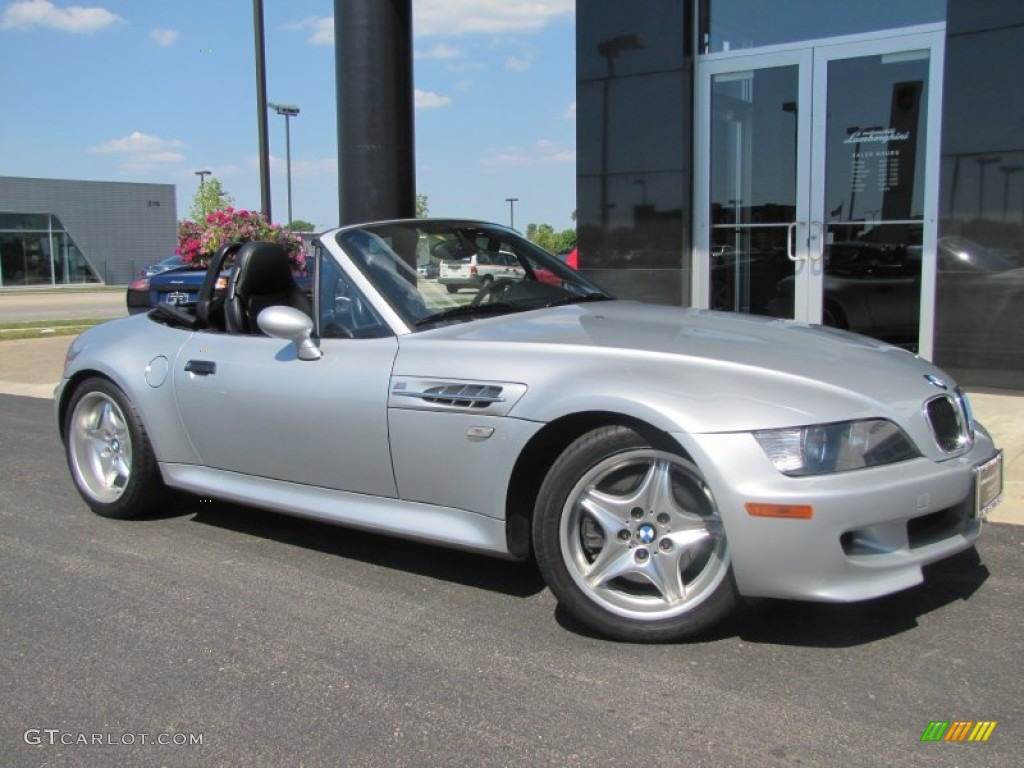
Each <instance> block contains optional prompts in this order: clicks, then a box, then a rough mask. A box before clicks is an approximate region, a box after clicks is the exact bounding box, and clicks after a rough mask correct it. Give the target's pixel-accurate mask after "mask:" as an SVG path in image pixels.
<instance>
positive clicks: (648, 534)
mask: <svg viewBox="0 0 1024 768" xmlns="http://www.w3.org/2000/svg"><path fill="white" fill-rule="evenodd" d="M655 536H657V532H656V531H655V530H654V526H653V525H641V526H640V528H639V530H638V531H637V532H636V537H637V539H638V540H639V541H640V543H641V544H650V543H651V542H652V541H654V537H655Z"/></svg>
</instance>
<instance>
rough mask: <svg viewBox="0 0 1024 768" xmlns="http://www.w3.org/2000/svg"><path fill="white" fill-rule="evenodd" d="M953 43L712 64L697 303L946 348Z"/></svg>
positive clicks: (823, 50) (706, 78) (868, 43)
mask: <svg viewBox="0 0 1024 768" xmlns="http://www.w3.org/2000/svg"><path fill="white" fill-rule="evenodd" d="M941 46H942V34H941V31H932V32H917V33H914V34H901V35H897V34H892V35H885V36H881V37H879V36H876V37H873V38H872V39H869V40H856V41H850V40H845V39H844V40H840V41H824V42H822V43H819V44H816V45H810V46H806V47H801V48H799V49H795V50H788V51H773V52H769V53H750V54H743V55H732V56H723V55H720V56H715V57H709V60H707V61H702V62H701V65H700V72H699V82H698V98H699V102H698V114H699V115H700V116H701V120H700V121H699V124H698V127H697V141H698V154H697V157H698V163H697V189H696V192H695V202H696V208H695V210H696V213H697V221H696V226H695V238H694V240H695V245H696V250H697V253H696V263H697V264H698V269H697V274H696V276H695V279H694V281H693V284H694V295H693V297H692V298H693V303H694V305H695V306H701V307H709V308H712V309H721V310H727V311H733V312H745V313H752V314H761V315H769V316H775V317H789V318H796V319H798V320H802V321H806V322H812V323H824V324H826V325H833V326H836V327H840V328H846V329H849V330H853V331H856V332H858V333H863V334H866V335H870V336H874V337H876V338H880V339H884V340H886V341H890V342H893V343H896V344H900V345H903V346H906V347H908V348H911V349H914V350H920V351H921V352H922V353H924V354H926V355H927V354H928V353H930V351H931V326H932V323H931V320H932V317H933V307H932V303H931V296H932V293H933V291H932V288H931V286H933V285H934V264H935V259H934V253H935V237H936V232H935V227H936V225H935V222H936V212H937V200H938V179H937V171H936V169H937V168H938V141H937V133H938V131H937V127H938V125H939V119H940V116H939V107H940V105H939V104H938V98H937V94H936V91H935V90H933V89H931V87H930V86H931V84H932V83H939V82H941V70H939V69H937V68H939V67H941V61H942V50H941ZM936 90H937V89H936ZM926 254H932V256H931V257H926V256H925V255H926ZM922 296H923V297H926V299H925V301H922Z"/></svg>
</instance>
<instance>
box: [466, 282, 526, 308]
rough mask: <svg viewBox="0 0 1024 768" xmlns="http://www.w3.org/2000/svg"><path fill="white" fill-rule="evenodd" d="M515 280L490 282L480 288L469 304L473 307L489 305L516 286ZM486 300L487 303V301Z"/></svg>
mask: <svg viewBox="0 0 1024 768" xmlns="http://www.w3.org/2000/svg"><path fill="white" fill-rule="evenodd" d="M514 284H515V283H514V281H513V280H501V279H498V280H488V281H487V282H486V283H484V284H483V285H481V286H480V290H479V291H477V294H476V296H474V297H473V300H472V301H471V302H470V303H469V306H471V307H479V306H480V305H481V304H485V303H486V304H489V303H491V302H492V301H494V300H496V299H497V298H498V297H499V296H501V295H502V294H503V293H505V291H507V290H508V289H509V288H511V287H512V286H513V285H514ZM485 300H486V301H485Z"/></svg>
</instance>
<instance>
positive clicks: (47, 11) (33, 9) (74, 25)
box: [0, 0, 124, 35]
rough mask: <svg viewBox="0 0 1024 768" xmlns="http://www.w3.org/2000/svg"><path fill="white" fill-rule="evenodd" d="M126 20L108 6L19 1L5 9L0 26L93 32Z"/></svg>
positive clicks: (31, 0) (80, 32) (0, 18)
mask: <svg viewBox="0 0 1024 768" xmlns="http://www.w3.org/2000/svg"><path fill="white" fill-rule="evenodd" d="M121 21H124V19H122V18H121V17H120V16H118V15H117V14H116V13H112V12H110V11H108V10H107V9H106V8H83V7H82V6H80V5H69V6H67V7H66V8H58V7H57V6H55V5H54V4H53V3H51V2H50V0H18V1H17V2H14V3H11V4H10V5H8V6H7V8H5V9H4V13H3V16H2V17H0V29H31V28H32V27H45V28H47V29H55V30H57V31H59V32H70V33H72V34H84V35H88V34H92V33H93V32H99V31H100V30H102V29H106V28H107V27H110V26H113V25H114V24H117V23H118V22H121Z"/></svg>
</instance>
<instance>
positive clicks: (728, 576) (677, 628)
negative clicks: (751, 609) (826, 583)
mask: <svg viewBox="0 0 1024 768" xmlns="http://www.w3.org/2000/svg"><path fill="white" fill-rule="evenodd" d="M533 536H534V548H535V551H536V555H537V561H538V564H539V567H540V569H541V572H542V573H543V574H544V577H545V580H546V581H547V583H548V585H549V586H550V587H551V590H552V592H554V593H555V596H556V597H557V598H558V600H559V602H561V603H562V604H563V606H564V607H565V608H566V609H568V610H569V611H570V613H572V614H573V615H574V616H575V617H576V618H578V619H579V620H580V621H581V622H583V623H584V624H586V625H587V626H589V627H590V628H591V629H593V630H595V631H597V632H599V633H601V634H603V635H607V636H609V637H613V638H616V639H621V640H629V641H650V642H662V641H669V640H678V639H681V638H685V637H688V636H691V635H694V634H697V633H699V632H701V631H703V630H705V629H707V628H708V627H710V626H712V625H714V624H715V623H717V622H719V621H720V620H721V619H723V618H724V617H725V616H726V615H728V614H729V613H730V612H731V611H732V609H733V608H734V607H735V605H736V602H737V592H736V586H735V582H734V580H733V576H732V568H731V560H730V557H729V549H728V546H727V542H726V536H725V529H724V527H723V525H722V520H721V517H720V516H719V514H718V510H717V507H716V506H715V502H714V498H713V497H712V495H711V491H710V489H709V488H708V486H707V484H706V483H705V481H704V478H703V476H702V475H701V472H700V470H699V469H698V468H697V466H696V465H695V464H694V463H693V462H691V461H690V460H689V459H687V458H685V457H683V456H681V455H679V454H678V453H676V452H673V451H670V450H662V449H659V448H656V447H654V446H652V445H651V444H650V442H648V441H647V440H646V439H645V438H644V437H642V436H641V435H640V434H638V433H637V432H635V431H634V430H632V429H629V428H627V427H622V426H611V427H603V428H600V429H597V430H594V431H592V432H590V433H588V434H586V435H584V436H583V437H581V438H579V439H578V440H576V441H575V442H574V443H573V444H572V445H570V446H569V447H568V448H567V449H566V450H565V452H564V453H563V454H562V456H561V457H559V459H558V461H556V462H555V464H554V465H553V466H552V468H551V470H550V472H549V473H548V475H547V477H546V478H545V480H544V483H543V485H542V486H541V490H540V493H539V496H538V500H537V506H536V509H535V512H534V521H533Z"/></svg>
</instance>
